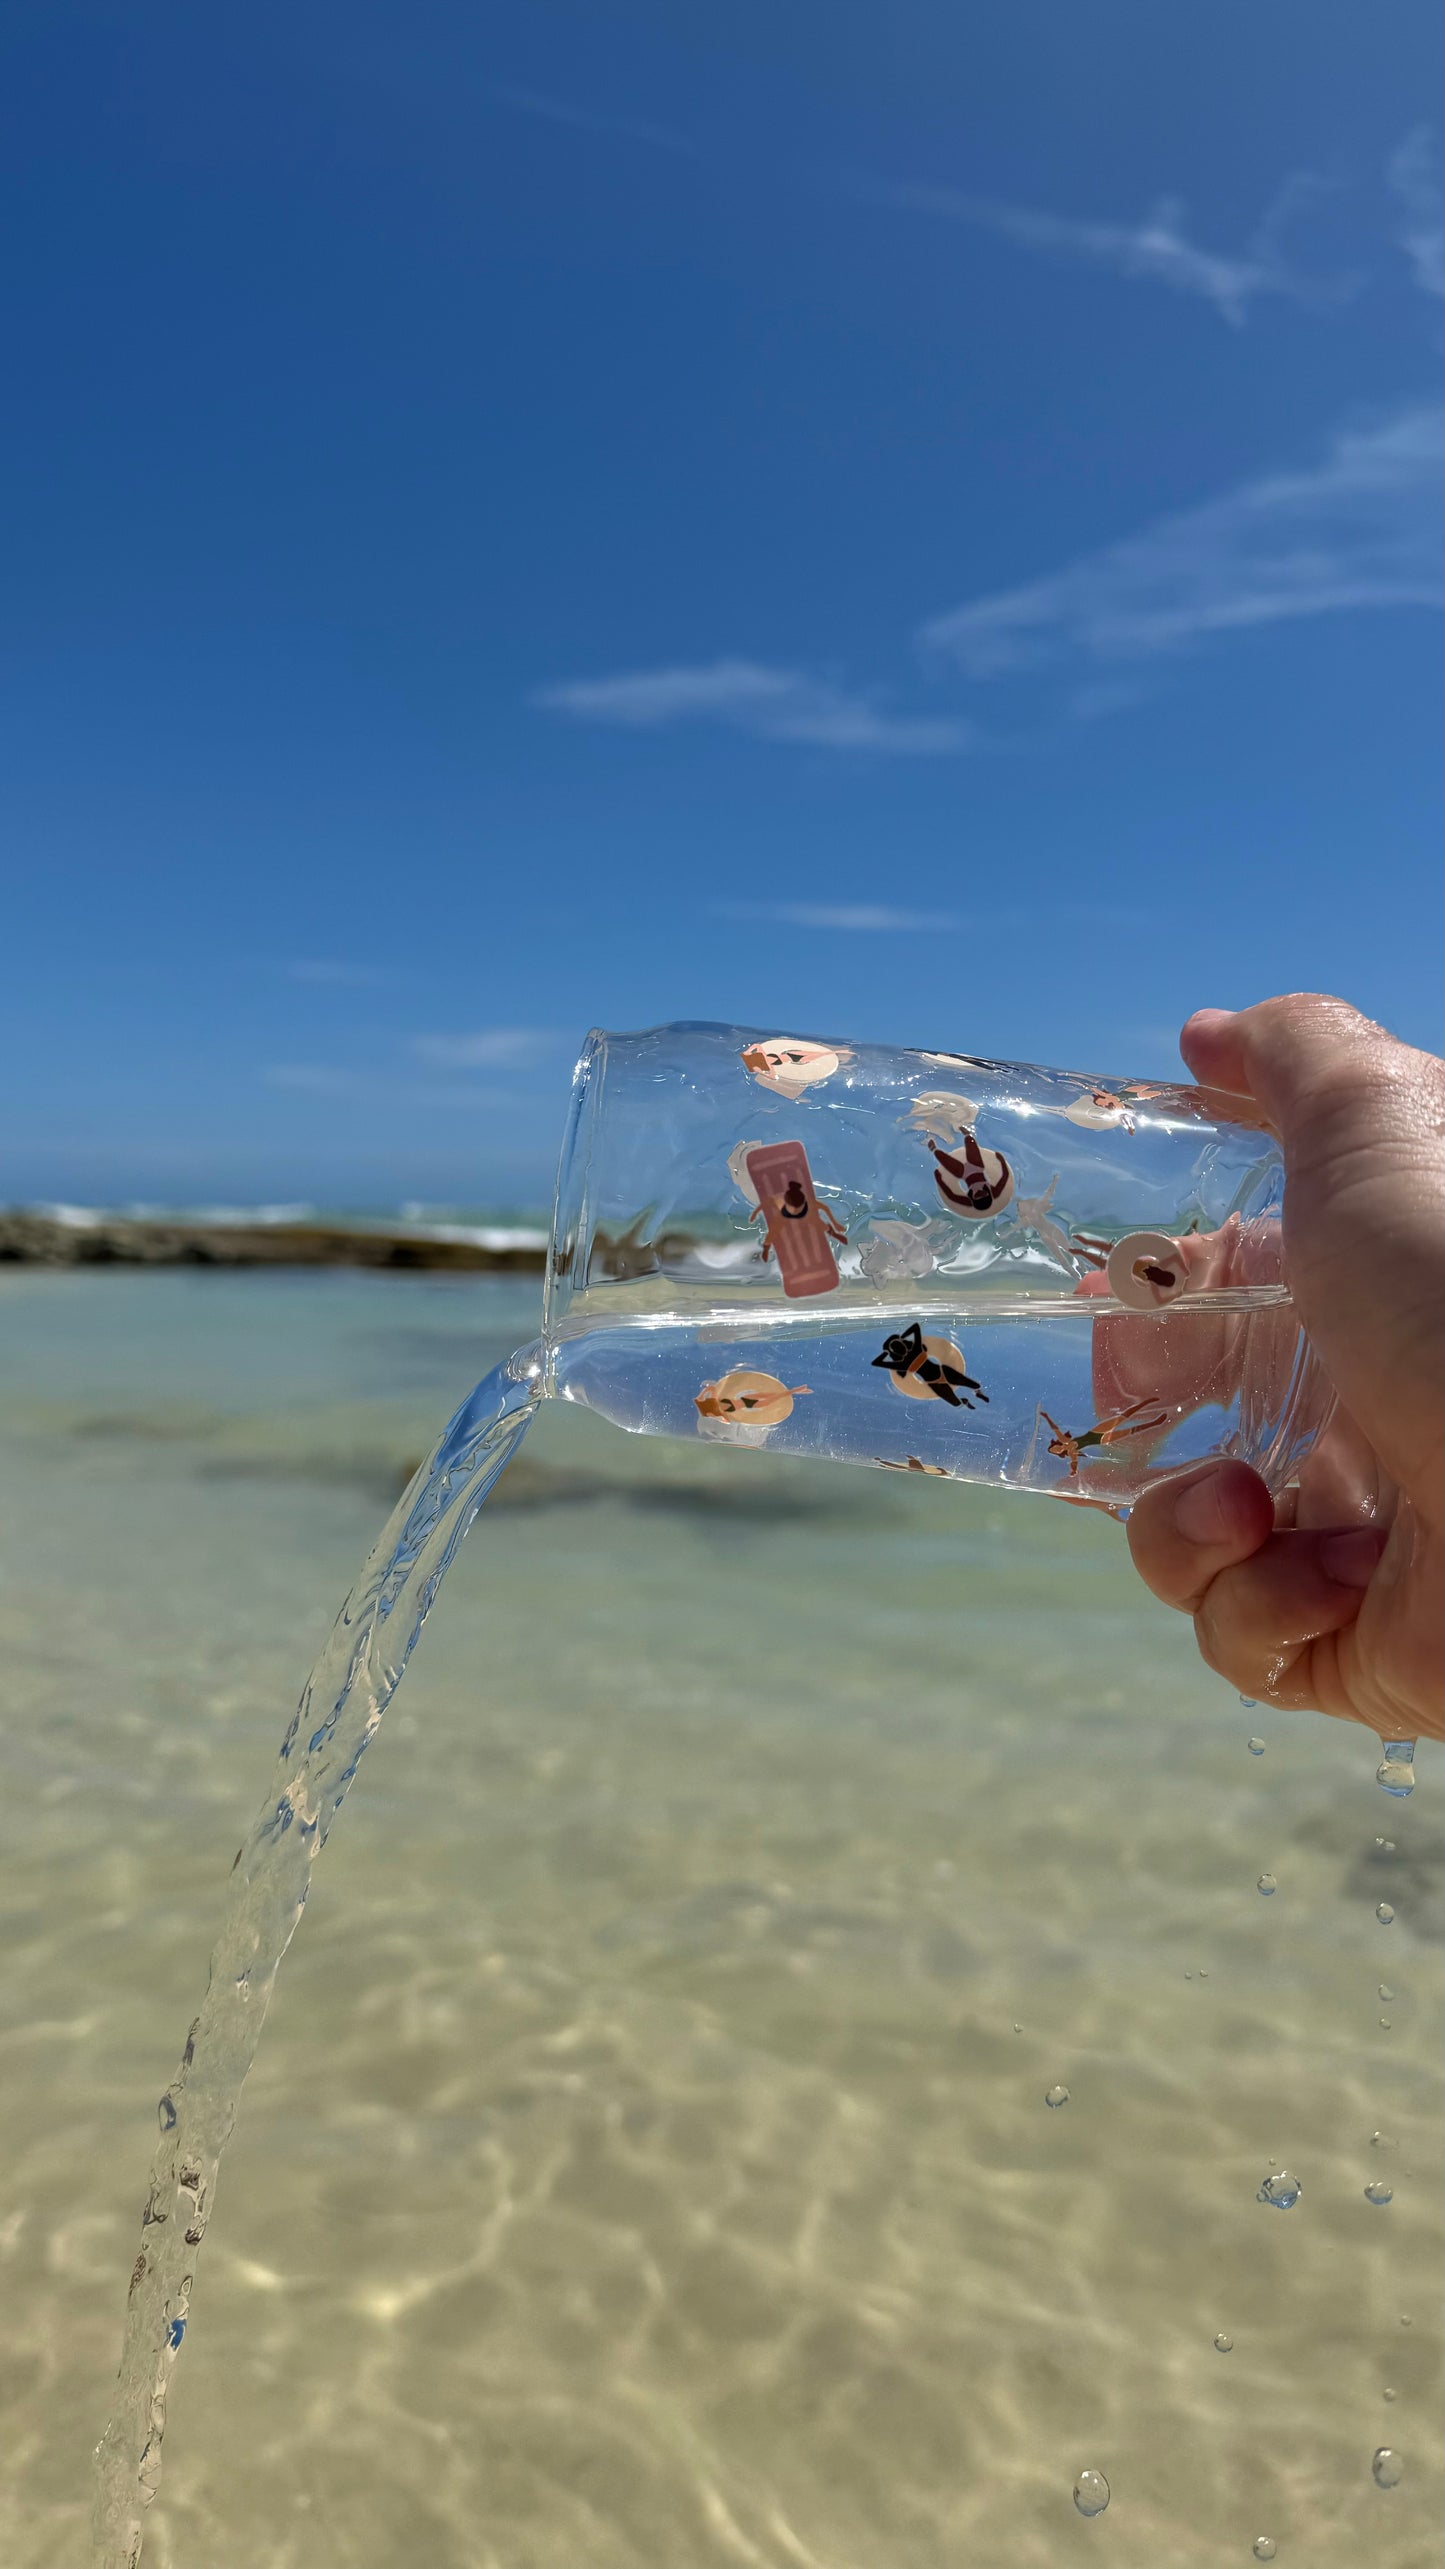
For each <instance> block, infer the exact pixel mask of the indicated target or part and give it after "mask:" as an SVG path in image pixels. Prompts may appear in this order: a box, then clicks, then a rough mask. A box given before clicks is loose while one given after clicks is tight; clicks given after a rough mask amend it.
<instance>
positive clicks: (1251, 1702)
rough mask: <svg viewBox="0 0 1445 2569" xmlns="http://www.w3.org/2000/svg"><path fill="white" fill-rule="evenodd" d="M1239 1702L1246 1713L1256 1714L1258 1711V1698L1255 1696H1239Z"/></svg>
mask: <svg viewBox="0 0 1445 2569" xmlns="http://www.w3.org/2000/svg"><path fill="white" fill-rule="evenodd" d="M1239 1700H1240V1702H1241V1703H1242V1704H1243V1706H1244V1709H1245V1711H1246V1712H1247V1713H1257V1712H1258V1710H1259V1698H1258V1696H1257V1695H1241V1696H1240V1699H1239Z"/></svg>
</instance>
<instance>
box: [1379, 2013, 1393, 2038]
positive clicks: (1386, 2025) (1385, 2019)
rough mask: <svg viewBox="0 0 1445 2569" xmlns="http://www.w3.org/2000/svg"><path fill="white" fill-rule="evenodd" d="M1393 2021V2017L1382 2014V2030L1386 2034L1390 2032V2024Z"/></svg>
mask: <svg viewBox="0 0 1445 2569" xmlns="http://www.w3.org/2000/svg"><path fill="white" fill-rule="evenodd" d="M1392 2022H1393V2019H1392V2018H1390V2017H1389V2016H1382V2017H1381V2018H1380V2027H1381V2031H1382V2032H1384V2033H1386V2034H1388V2032H1389V2030H1390V2026H1391V2023H1392Z"/></svg>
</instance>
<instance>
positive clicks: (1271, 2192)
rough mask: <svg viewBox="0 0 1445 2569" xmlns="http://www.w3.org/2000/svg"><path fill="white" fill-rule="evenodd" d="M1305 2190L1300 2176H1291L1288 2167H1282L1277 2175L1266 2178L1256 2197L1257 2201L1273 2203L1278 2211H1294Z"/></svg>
mask: <svg viewBox="0 0 1445 2569" xmlns="http://www.w3.org/2000/svg"><path fill="white" fill-rule="evenodd" d="M1303 2192H1304V2188H1303V2187H1302V2185H1301V2184H1300V2181H1299V2178H1298V2177H1293V2176H1291V2175H1290V2172H1289V2170H1288V2168H1281V2169H1280V2170H1279V2172H1278V2174H1277V2175H1275V2176H1267V2177H1266V2178H1265V2181H1264V2183H1263V2185H1262V2186H1261V2187H1260V2189H1259V2192H1258V2194H1257V2195H1256V2196H1255V2198H1254V2199H1255V2202H1256V2203H1272V2204H1273V2206H1274V2208H1275V2210H1276V2212H1293V2210H1294V2207H1295V2205H1296V2204H1297V2203H1298V2201H1299V2199H1300V2196H1301V2194H1302V2193H1303Z"/></svg>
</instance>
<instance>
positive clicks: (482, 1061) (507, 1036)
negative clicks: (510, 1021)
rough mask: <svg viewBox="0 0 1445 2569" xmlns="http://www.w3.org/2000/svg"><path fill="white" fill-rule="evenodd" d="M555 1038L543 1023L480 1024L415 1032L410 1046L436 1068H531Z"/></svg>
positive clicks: (419, 1058)
mask: <svg viewBox="0 0 1445 2569" xmlns="http://www.w3.org/2000/svg"><path fill="white" fill-rule="evenodd" d="M557 1041H558V1038H557V1036H556V1035H555V1034H553V1033H552V1032H551V1030H550V1028H548V1027H544V1026H482V1027H479V1028H478V1029H477V1030H476V1032H475V1033H473V1034H469V1035H417V1036H415V1037H414V1038H413V1041H412V1046H411V1049H412V1051H413V1052H414V1053H415V1055H416V1057H417V1060H418V1061H425V1062H434V1063H435V1064H436V1066H437V1068H438V1069H439V1070H531V1069H533V1068H534V1067H535V1066H536V1064H537V1063H538V1062H539V1061H542V1060H543V1059H544V1058H545V1056H546V1055H547V1054H548V1053H549V1052H551V1051H552V1050H553V1048H554V1046H555V1045H556V1043H557Z"/></svg>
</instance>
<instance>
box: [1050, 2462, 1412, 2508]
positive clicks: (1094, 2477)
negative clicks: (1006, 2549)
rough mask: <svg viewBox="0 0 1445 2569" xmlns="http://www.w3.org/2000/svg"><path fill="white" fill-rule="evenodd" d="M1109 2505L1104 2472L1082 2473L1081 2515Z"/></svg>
mask: <svg viewBox="0 0 1445 2569" xmlns="http://www.w3.org/2000/svg"><path fill="white" fill-rule="evenodd" d="M1377 2476H1378V2475H1377ZM1108 2503H1109V2483H1108V2481H1107V2480H1106V2479H1105V2477H1104V2474H1103V2472H1102V2471H1081V2472H1080V2473H1079V2476H1078V2478H1077V2480H1076V2481H1075V2482H1074V2504H1075V2506H1076V2507H1077V2508H1078V2510H1079V2513H1080V2515H1102V2514H1103V2512H1104V2509H1105V2507H1106V2506H1107V2505H1108Z"/></svg>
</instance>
